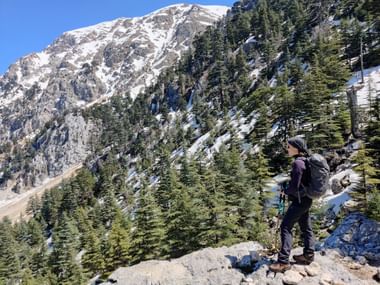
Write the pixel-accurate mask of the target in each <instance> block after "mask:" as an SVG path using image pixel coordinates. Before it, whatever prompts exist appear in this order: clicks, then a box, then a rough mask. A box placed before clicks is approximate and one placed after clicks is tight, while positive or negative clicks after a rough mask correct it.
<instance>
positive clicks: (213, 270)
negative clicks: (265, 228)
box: [109, 242, 262, 285]
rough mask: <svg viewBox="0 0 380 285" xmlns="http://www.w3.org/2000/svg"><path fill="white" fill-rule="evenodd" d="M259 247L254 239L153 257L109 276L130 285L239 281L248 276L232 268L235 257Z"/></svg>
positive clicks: (176, 284) (226, 282)
mask: <svg viewBox="0 0 380 285" xmlns="http://www.w3.org/2000/svg"><path fill="white" fill-rule="evenodd" d="M260 249H262V246H261V245H259V244H258V243H255V242H246V243H241V244H238V245H234V246H232V247H229V248H227V247H222V248H215V249H213V248H206V249H203V250H200V251H197V252H194V253H192V254H188V255H185V256H183V257H181V258H178V259H173V260H171V261H155V260H153V261H146V262H142V263H140V264H137V265H134V266H131V267H126V268H119V269H118V270H116V271H115V272H114V273H112V274H111V276H110V277H109V279H110V280H114V281H116V282H117V284H128V285H135V284H136V285H137V284H165V285H181V284H205V285H206V284H209V285H213V284H240V283H241V281H242V280H243V278H244V277H245V276H244V274H243V273H242V272H241V271H240V270H238V269H235V268H233V267H234V266H235V265H236V264H235V260H236V259H240V258H242V257H243V256H249V255H248V254H249V251H250V250H260ZM244 282H246V281H244Z"/></svg>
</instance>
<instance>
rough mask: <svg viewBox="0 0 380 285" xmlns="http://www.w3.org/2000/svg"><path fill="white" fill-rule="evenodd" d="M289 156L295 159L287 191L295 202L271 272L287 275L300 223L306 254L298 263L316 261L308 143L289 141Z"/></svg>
mask: <svg viewBox="0 0 380 285" xmlns="http://www.w3.org/2000/svg"><path fill="white" fill-rule="evenodd" d="M288 155H289V156H291V157H294V158H295V159H294V161H293V163H292V171H291V174H290V182H289V184H288V187H284V192H285V194H286V195H288V199H289V200H290V201H292V203H291V204H290V206H289V208H288V210H287V211H286V213H285V216H284V218H283V220H282V223H281V227H280V228H281V250H280V252H279V254H278V259H277V262H275V263H273V264H271V265H270V266H269V269H270V270H271V271H273V272H285V271H286V270H288V269H290V264H289V256H290V251H291V249H292V244H293V236H292V229H293V226H294V224H295V223H297V222H298V224H299V226H300V229H301V232H302V237H303V241H304V250H303V254H301V255H294V256H293V258H294V260H295V261H296V262H297V263H300V264H310V263H311V262H313V261H314V235H313V230H312V226H311V219H310V213H309V212H310V208H311V204H312V202H313V201H312V199H311V198H309V197H307V196H306V191H305V189H304V187H303V185H309V183H310V171H309V170H308V169H307V167H306V162H305V160H306V157H307V156H309V152H308V149H307V145H306V142H305V141H304V140H303V139H302V138H300V137H293V138H290V139H289V140H288Z"/></svg>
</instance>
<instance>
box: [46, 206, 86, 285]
mask: <svg viewBox="0 0 380 285" xmlns="http://www.w3.org/2000/svg"><path fill="white" fill-rule="evenodd" d="M77 236H78V233H77V230H76V228H75V226H74V225H73V223H72V221H71V220H70V219H69V217H68V216H67V214H66V213H63V215H62V217H61V219H60V220H59V223H58V225H57V227H56V228H55V231H54V233H53V244H54V249H53V252H52V254H51V259H50V264H51V266H52V268H53V272H54V274H55V275H56V276H57V279H58V282H60V284H70V282H74V281H75V282H77V284H81V283H82V282H83V275H82V272H81V268H80V267H79V265H78V264H77V262H76V261H75V256H76V254H77V248H78V240H77Z"/></svg>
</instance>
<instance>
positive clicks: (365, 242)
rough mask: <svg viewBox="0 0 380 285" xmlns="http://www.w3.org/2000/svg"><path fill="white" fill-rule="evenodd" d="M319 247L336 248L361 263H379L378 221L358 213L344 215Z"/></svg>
mask: <svg viewBox="0 0 380 285" xmlns="http://www.w3.org/2000/svg"><path fill="white" fill-rule="evenodd" d="M319 249H337V250H339V252H340V253H341V254H342V255H343V256H349V257H352V258H354V259H356V260H361V263H366V260H367V261H368V262H370V263H373V264H376V265H380V223H379V222H376V221H373V220H369V219H367V218H366V217H365V216H364V215H362V214H360V213H353V214H351V215H349V216H348V217H346V218H345V219H344V220H343V221H342V222H341V224H340V225H339V227H338V228H337V229H336V230H335V231H334V232H333V233H332V234H331V235H330V236H329V237H328V238H327V239H326V240H325V241H324V242H323V243H321V245H320V246H319Z"/></svg>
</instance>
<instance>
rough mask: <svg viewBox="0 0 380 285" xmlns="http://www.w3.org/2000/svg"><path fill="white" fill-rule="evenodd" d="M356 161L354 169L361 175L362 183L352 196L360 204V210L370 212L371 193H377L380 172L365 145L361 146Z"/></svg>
mask: <svg viewBox="0 0 380 285" xmlns="http://www.w3.org/2000/svg"><path fill="white" fill-rule="evenodd" d="M354 161H355V162H356V163H358V165H357V166H356V167H354V169H355V170H356V171H358V172H359V174H360V175H361V178H362V180H361V182H360V184H359V185H358V188H357V189H356V192H353V193H352V195H353V196H354V199H355V200H356V201H357V203H358V207H359V209H364V210H365V211H367V210H368V201H369V197H368V194H369V192H374V193H376V192H377V190H376V186H377V185H378V184H379V183H380V179H378V178H376V176H377V177H378V175H379V170H378V169H377V168H375V167H374V159H373V158H372V157H371V155H370V154H369V150H368V149H366V147H365V145H364V144H363V145H362V146H361V149H360V150H358V152H357V154H356V156H355V158H354Z"/></svg>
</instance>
